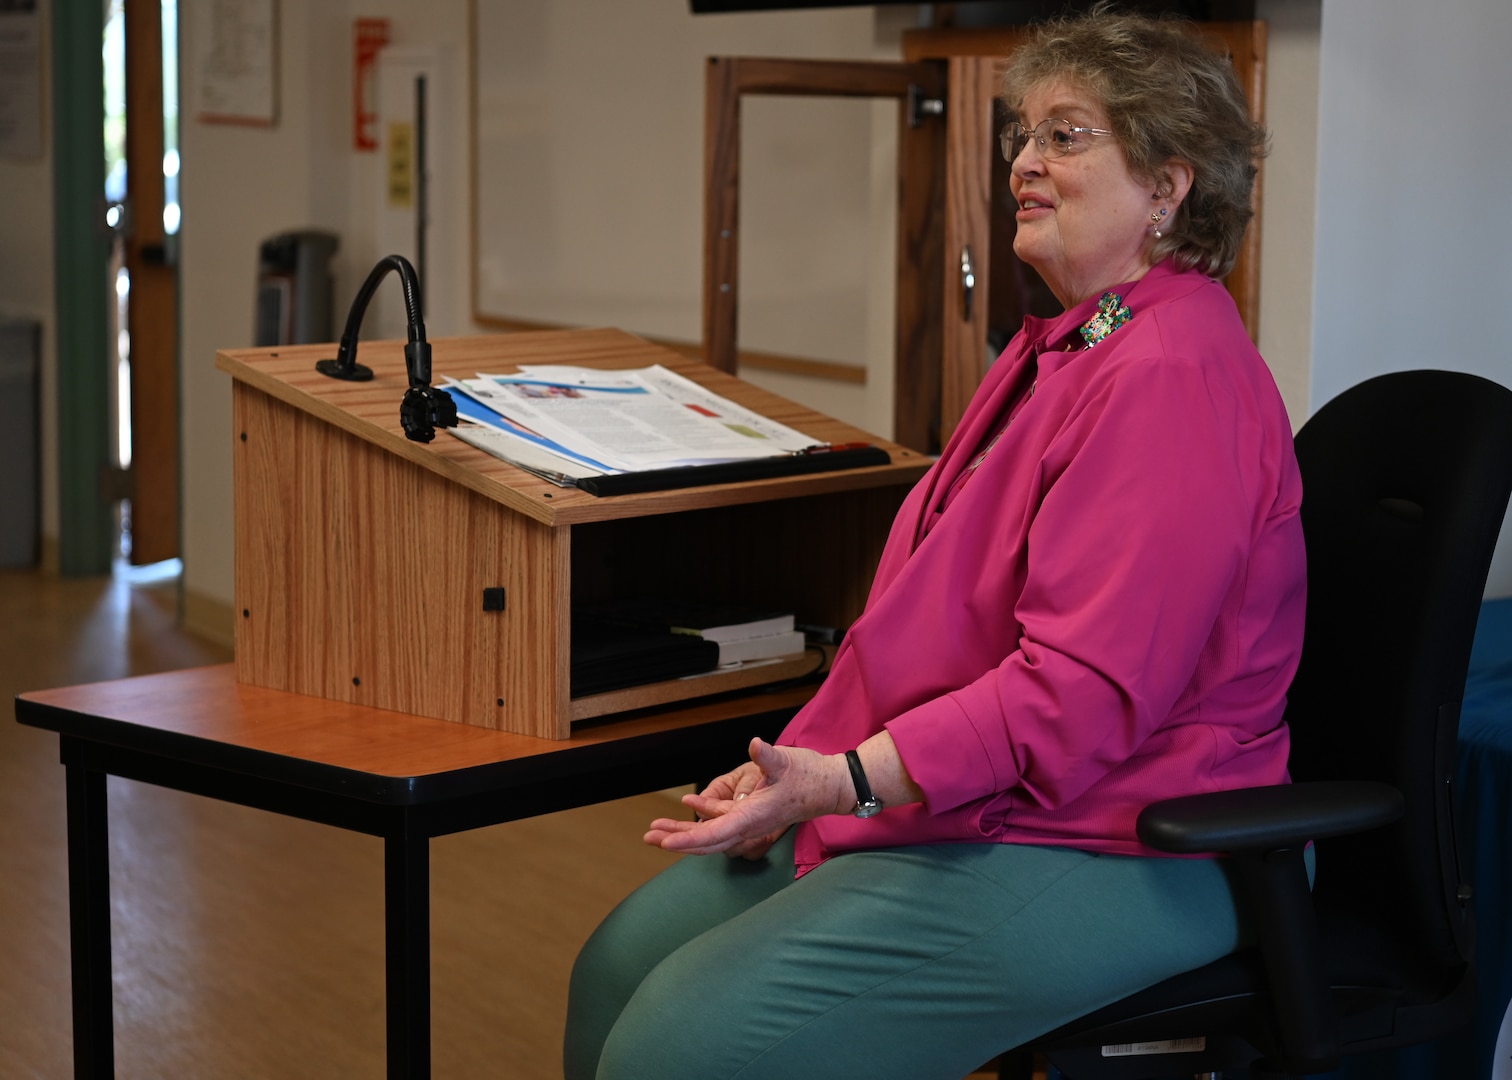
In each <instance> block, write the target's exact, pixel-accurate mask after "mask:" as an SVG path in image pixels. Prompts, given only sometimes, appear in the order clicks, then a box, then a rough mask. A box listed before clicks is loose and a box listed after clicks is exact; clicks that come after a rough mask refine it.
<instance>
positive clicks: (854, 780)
mask: <svg viewBox="0 0 1512 1080" xmlns="http://www.w3.org/2000/svg"><path fill="white" fill-rule="evenodd" d="M845 763H846V764H847V765H849V766H850V774H851V784H852V785H853V786H854V787H855V789H856V808H855V809H854V810H852V811H851V813H852V814H855V815H856V816H857V817H871V816H872V815H873V814H875V813H877V811H879V810H881V809H882V803H881V802H880V801H878V799H877V797H876V796H875V795H873V794H872V789H871V783H870V781H868V780H867V779H866V770H865V769H863V768H862V767H861V755H860V754H858V753H856V752H855V751H854V750H847V751H846V752H845Z"/></svg>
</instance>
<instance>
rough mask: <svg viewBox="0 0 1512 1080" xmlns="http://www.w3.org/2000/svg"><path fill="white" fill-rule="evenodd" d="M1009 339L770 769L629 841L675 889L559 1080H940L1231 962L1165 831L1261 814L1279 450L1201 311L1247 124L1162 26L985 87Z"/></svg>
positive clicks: (1131, 21)
mask: <svg viewBox="0 0 1512 1080" xmlns="http://www.w3.org/2000/svg"><path fill="white" fill-rule="evenodd" d="M1003 94H1004V98H1005V101H1006V103H1007V104H1008V106H1009V107H1010V109H1011V111H1012V114H1013V115H1014V116H1015V117H1016V119H1015V121H1014V122H1013V123H1011V124H1009V125H1008V127H1007V128H1006V129H1005V130H1004V131H1003V134H1002V149H1003V153H1004V154H1006V155H1007V156H1008V158H1009V160H1010V161H1011V162H1012V180H1011V184H1012V190H1013V194H1014V196H1015V198H1016V199H1017V201H1018V210H1017V214H1016V216H1017V219H1018V232H1017V237H1016V239H1015V241H1014V250H1016V251H1017V252H1018V254H1019V255H1020V257H1022V258H1023V259H1024V260H1025V261H1026V262H1028V263H1029V264H1030V265H1032V266H1033V267H1035V269H1037V270H1038V271H1039V273H1040V274H1041V275H1042V276H1043V277H1044V279H1045V281H1046V283H1047V284H1048V285H1049V286H1050V288H1051V289H1052V290H1053V292H1054V293H1055V295H1056V297H1057V298H1058V299H1059V300H1060V302H1061V303H1062V304H1063V305H1064V307H1065V313H1064V314H1062V315H1060V316H1058V317H1056V318H1053V319H1038V318H1028V319H1026V320H1025V324H1024V328H1023V330H1022V331H1021V332H1020V333H1019V334H1018V335H1017V336H1016V337H1015V338H1014V340H1013V341H1012V342H1011V343H1010V344H1009V346H1008V348H1007V350H1006V351H1005V352H1004V354H1003V356H1002V357H1001V358H1000V359H999V360H998V361H997V363H996V364H995V365H994V367H993V368H992V370H991V371H990V372H989V373H988V375H987V377H986V379H985V381H984V382H983V384H982V386H981V388H980V389H979V391H978V392H977V394H976V396H975V398H974V399H973V401H972V403H971V405H970V407H969V408H968V409H967V411H966V414H965V417H964V418H963V419H962V421H961V424H960V426H959V428H958V429H957V430H956V433H955V435H954V436H953V437H952V439H951V440H950V442H949V444H948V445H947V446H946V447H945V450H944V452H943V454H942V455H941V457H940V459H939V461H938V462H937V463H936V464H935V466H934V467H933V468H932V469H931V471H930V472H929V474H928V475H927V476H925V477H924V479H923V480H921V481H920V483H919V485H918V487H917V488H916V489H915V490H914V491H913V492H912V494H911V495H910V496H909V498H908V499H907V501H906V502H905V504H904V506H903V508H902V510H901V511H900V512H899V514H898V517H897V520H896V521H895V523H894V525H893V528H892V532H891V534H890V537H889V539H888V542H887V546H886V549H885V551H884V553H883V556H882V560H881V565H880V566H879V568H878V570H877V575H876V581H875V583H874V585H873V587H872V591H871V595H870V598H869V599H868V602H867V605H866V610H865V612H864V614H863V615H862V616H861V618H860V619H859V620H858V621H857V622H856V624H855V626H854V627H853V628H852V629H851V631H850V633H849V634H848V635H847V637H846V639H845V643H844V645H843V646H842V647H841V649H840V650H839V653H838V654H837V656H836V657H835V662H834V668H833V671H832V672H831V674H830V676H829V678H828V680H827V681H826V682H825V683H824V685H823V686H822V687H821V689H820V690H819V691H818V693H817V694H816V695H815V697H814V698H813V700H812V701H811V702H810V703H809V704H808V705H807V706H806V707H805V708H804V709H803V710H802V711H801V712H800V713H799V714H798V715H797V716H796V717H795V718H794V719H793V721H792V722H791V724H790V725H789V726H788V727H787V729H786V731H785V732H784V734H783V735H782V737H781V738H780V739H779V740H778V745H775V746H774V745H767V744H765V743H763V742H761V741H759V740H757V741H753V743H752V744H751V748H750V757H751V760H750V761H748V762H746V763H744V764H741V765H740V766H738V767H737V768H735V769H734V770H733V771H732V772H730V773H728V774H726V775H725V776H721V777H719V778H718V779H717V780H715V781H714V782H713V783H712V784H710V785H709V786H708V788H707V789H706V790H704V791H703V792H702V793H700V794H698V795H690V796H687V797H685V799H684V802H686V803H687V805H688V806H689V807H690V808H691V809H692V810H693V811H695V812H696V814H697V819H696V820H672V819H666V820H659V821H656V822H653V823H652V825H651V830H650V831H649V832H648V833H647V834H646V841H647V842H648V843H651V844H655V845H659V846H660V847H662V848H665V849H666V850H667V851H671V852H681V853H692V854H697V855H707V854H710V853H715V852H724V853H725V854H726V855H728V856H733V857H732V858H726V859H718V858H716V859H707V858H686V859H683V860H681V861H679V862H677V863H676V864H674V865H673V866H671V867H670V868H669V869H668V870H666V871H665V872H663V873H662V874H661V875H660V876H658V877H657V878H656V879H654V880H653V881H651V882H650V883H648V884H647V885H645V886H644V887H642V888H641V889H640V890H638V891H637V892H636V893H635V894H634V895H632V896H631V897H630V898H629V899H627V900H626V901H624V903H623V904H621V905H620V907H619V908H618V909H616V910H615V911H614V912H613V913H612V914H611V915H610V916H609V918H608V919H607V920H605V922H604V923H603V925H602V926H601V927H600V928H599V929H598V930H597V931H596V932H595V934H594V935H593V937H592V938H591V939H590V941H589V942H588V944H587V945H586V946H585V947H584V949H583V951H582V954H581V956H580V957H579V960H578V963H577V967H576V969H575V971H574V974H573V981H572V991H571V999H570V1003H569V1015H568V1025H567V1037H566V1072H567V1076H568V1077H569V1078H572V1080H583V1078H586V1077H591V1076H598V1077H600V1078H604V1080H608V1078H623V1077H645V1078H656V1080H673V1078H686V1080H716V1078H721V1077H741V1078H742V1080H755V1078H757V1077H781V1078H792V1077H807V1076H832V1077H866V1078H868V1080H882V1078H887V1077H898V1078H908V1080H918V1078H920V1077H948V1078H959V1077H961V1076H963V1075H965V1074H966V1073H968V1072H970V1071H971V1070H972V1069H973V1068H974V1067H976V1066H977V1065H979V1064H980V1063H981V1062H983V1061H986V1060H988V1059H990V1058H991V1057H992V1056H993V1055H994V1054H996V1053H998V1052H1000V1051H1002V1050H1004V1049H1007V1048H1009V1047H1011V1046H1014V1045H1017V1044H1019V1043H1021V1042H1024V1041H1027V1040H1029V1039H1031V1038H1033V1037H1034V1036H1035V1035H1037V1034H1039V1033H1042V1032H1044V1031H1047V1030H1049V1029H1051V1028H1053V1027H1055V1026H1057V1025H1059V1024H1061V1023H1063V1022H1065V1021H1067V1020H1070V1019H1073V1018H1075V1017H1077V1016H1080V1015H1083V1014H1085V1013H1087V1012H1089V1011H1091V1010H1093V1009H1095V1008H1097V1007H1099V1006H1100V1005H1103V1004H1105V1003H1107V1002H1110V1001H1113V1000H1116V999H1117V998H1120V997H1122V996H1125V995H1127V994H1129V993H1132V992H1133V991H1136V990H1139V989H1141V988H1143V987H1145V986H1148V985H1150V984H1153V983H1155V982H1157V981H1159V980H1161V979H1164V978H1166V977H1168V976H1171V975H1174V974H1176V973H1178V972H1181V971H1184V970H1187V969H1189V968H1194V967H1197V966H1199V965H1201V964H1204V963H1207V962H1209V961H1211V960H1213V959H1216V958H1218V957H1220V956H1222V955H1224V954H1226V953H1228V952H1230V951H1232V950H1233V949H1235V948H1236V947H1237V946H1238V945H1239V944H1240V942H1241V940H1242V939H1243V936H1244V933H1245V930H1244V927H1243V924H1242V920H1241V919H1240V918H1239V916H1238V915H1237V913H1236V911H1235V904H1234V899H1233V895H1232V893H1231V891H1230V886H1229V881H1228V880H1227V878H1226V877H1225V870H1224V865H1223V863H1222V861H1221V860H1212V859H1177V858H1164V857H1160V856H1158V855H1157V853H1155V852H1153V851H1151V850H1149V849H1147V848H1145V847H1144V846H1142V845H1141V844H1140V842H1139V840H1138V839H1137V837H1136V836H1135V832H1134V821H1135V817H1136V815H1137V814H1138V813H1139V811H1140V809H1141V808H1142V807H1143V806H1145V805H1146V804H1147V803H1150V802H1153V801H1156V800H1158V799H1163V798H1168V797H1171V796H1176V795H1184V794H1189V793H1193V792H1202V791H1214V790H1222V789H1228V788H1237V787H1244V786H1249V785H1254V784H1275V783H1282V782H1285V780H1286V778H1287V774H1286V762H1287V751H1288V738H1287V731H1286V727H1285V725H1284V723H1283V722H1282V709H1283V706H1284V703H1285V696H1286V690H1287V687H1288V685H1289V684H1290V682H1291V678H1292V674H1293V672H1294V670H1295V668H1296V664H1297V659H1298V656H1299V653H1300V650H1301V644H1302V623H1303V606H1304V555H1303V546H1302V532H1301V526H1300V524H1299V521H1298V516H1297V515H1298V508H1299V504H1300V502H1301V498H1302V492H1301V484H1300V480H1299V478H1298V474H1297V466H1296V461H1295V459H1294V457H1293V454H1292V438H1291V428H1290V425H1289V423H1288V421H1287V417H1286V412H1285V409H1284V408H1283V406H1282V404H1281V400H1280V397H1279V395H1278V394H1277V391H1276V387H1275V384H1274V382H1273V380H1272V378H1271V375H1270V372H1269V371H1268V370H1267V368H1266V366H1265V363H1264V361H1263V360H1262V359H1261V358H1260V356H1259V354H1258V353H1257V352H1256V351H1255V348H1254V346H1253V345H1252V344H1251V343H1250V341H1249V338H1248V337H1247V335H1246V333H1245V330H1244V327H1243V325H1242V324H1241V322H1240V319H1239V315H1238V313H1237V311H1236V310H1235V307H1234V304H1233V302H1232V300H1231V299H1230V298H1229V295H1228V293H1227V292H1225V290H1224V288H1223V286H1222V285H1221V284H1219V283H1218V282H1217V281H1215V280H1214V279H1215V278H1216V277H1219V276H1221V275H1222V274H1224V273H1226V272H1227V271H1228V270H1229V268H1230V267H1231V266H1232V264H1233V261H1234V258H1235V255H1236V253H1237V251H1238V249H1239V243H1240V238H1241V236H1242V235H1243V232H1244V228H1245V225H1246V224H1247V222H1248V221H1249V218H1250V215H1251V210H1250V192H1251V188H1252V185H1253V180H1254V176H1255V159H1256V157H1257V155H1259V154H1260V153H1262V152H1263V149H1264V143H1265V133H1264V132H1263V130H1261V129H1259V128H1258V127H1257V126H1256V125H1255V124H1253V123H1252V122H1251V121H1250V119H1249V115H1248V111H1247V109H1246V107H1245V101H1244V97H1243V94H1242V93H1241V91H1240V89H1239V87H1238V85H1237V82H1236V80H1235V78H1234V76H1233V73H1232V70H1231V68H1230V67H1229V65H1228V63H1227V62H1226V61H1225V60H1224V59H1223V58H1222V57H1220V56H1217V55H1215V54H1213V53H1211V52H1209V51H1208V50H1207V49H1206V48H1204V47H1203V46H1201V45H1200V44H1197V43H1196V42H1195V40H1194V39H1193V38H1192V37H1191V36H1190V35H1189V34H1188V33H1187V32H1186V30H1185V29H1184V28H1183V27H1182V26H1180V25H1179V24H1175V23H1171V22H1166V21H1156V20H1151V19H1146V18H1143V17H1137V16H1120V15H1116V14H1110V13H1108V12H1107V11H1105V10H1102V9H1098V10H1096V11H1094V13H1093V14H1091V15H1089V16H1083V17H1080V18H1076V19H1073V20H1070V21H1062V22H1057V23H1053V24H1050V25H1047V26H1044V27H1041V28H1040V29H1039V30H1038V32H1037V34H1036V36H1035V37H1034V39H1033V40H1032V41H1031V42H1030V43H1029V44H1028V45H1026V46H1025V47H1024V48H1023V49H1021V50H1020V51H1019V52H1017V53H1016V54H1015V55H1014V56H1013V57H1012V59H1011V64H1010V67H1009V69H1008V72H1007V75H1006V79H1005V82H1004V86H1003Z"/></svg>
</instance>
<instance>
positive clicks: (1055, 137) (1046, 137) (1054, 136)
mask: <svg viewBox="0 0 1512 1080" xmlns="http://www.w3.org/2000/svg"><path fill="white" fill-rule="evenodd" d="M1112 134H1113V132H1111V131H1105V130H1103V129H1102V128H1090V127H1077V126H1076V125H1075V124H1073V123H1071V121H1069V120H1057V119H1053V118H1052V119H1049V120H1041V121H1040V122H1039V123H1038V124H1035V125H1034V126H1033V127H1032V128H1028V127H1025V126H1024V125H1023V124H1020V123H1018V122H1017V121H1015V122H1014V123H1011V124H1009V125H1008V126H1007V127H1005V128H1003V131H1002V134H1000V135H999V136H998V142H999V145H1001V147H1002V149H1003V157H1004V159H1006V160H1007V162H1008V164H1010V165H1012V164H1013V163H1014V161H1016V160H1017V159H1018V156H1019V155H1020V154H1021V153H1023V152H1024V147H1026V146H1028V145H1029V136H1031V135H1033V136H1034V141H1035V142H1037V143H1039V148H1040V153H1041V154H1044V155H1045V156H1046V157H1065V156H1066V155H1067V154H1074V153H1077V152H1078V151H1081V150H1085V149H1086V148H1087V147H1088V146H1090V145H1091V143H1090V142H1089V141H1088V140H1087V139H1085V138H1084V137H1083V136H1086V135H1112Z"/></svg>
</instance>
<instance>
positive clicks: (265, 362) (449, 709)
mask: <svg viewBox="0 0 1512 1080" xmlns="http://www.w3.org/2000/svg"><path fill="white" fill-rule="evenodd" d="M433 349H434V352H433V360H432V365H433V369H434V373H435V379H436V381H437V382H439V381H441V378H442V376H444V375H452V376H455V377H458V378H464V377H471V376H473V375H475V374H477V373H479V372H507V371H511V370H513V369H514V368H515V367H516V366H517V365H519V364H532V363H534V364H574V365H583V366H592V367H602V368H639V367H647V366H649V365H652V364H662V365H663V366H665V367H668V368H670V369H673V370H675V371H677V372H679V373H680V374H682V375H684V376H687V377H688V378H691V379H694V380H696V381H698V382H700V383H702V384H704V385H706V386H707V387H709V388H710V389H711V390H713V391H714V392H715V393H718V394H721V395H723V396H725V397H727V398H729V399H731V400H733V401H737V402H739V403H740V404H742V405H745V406H747V407H749V408H752V409H755V410H757V411H758V412H760V413H763V414H764V415H766V416H769V417H771V418H772V419H774V420H778V421H780V422H781V423H784V424H787V425H788V426H790V427H793V428H796V429H797V430H799V431H802V432H804V433H806V434H808V435H812V436H813V437H814V439H815V441H817V442H834V443H846V442H858V441H870V442H876V443H877V444H878V445H880V446H882V447H883V448H884V449H886V450H887V451H888V452H889V453H890V454H891V457H892V463H891V464H890V465H883V466H875V467H871V468H865V469H851V470H845V471H841V472H830V473H814V474H809V475H804V476H794V477H783V478H774V479H765V480H757V481H749V482H745V483H738V484H719V485H712V486H707V487H697V488H685V489H681V490H676V491H666V492H647V493H638V494H631V495H618V496H613V497H607V498H596V497H594V496H592V495H589V494H587V493H586V492H582V491H578V490H576V489H565V488H559V487H556V486H555V485H553V484H550V483H548V482H547V481H544V480H540V479H538V478H536V477H534V476H532V475H530V474H528V473H526V472H524V471H522V470H520V469H516V468H514V467H513V466H511V465H508V464H506V463H505V462H503V461H500V460H498V459H497V458H494V457H492V456H491V455H489V454H486V453H484V452H483V451H481V450H478V449H476V448H475V447H472V446H470V445H468V444H466V443H464V442H462V441H461V440H460V439H455V438H453V437H451V436H450V435H448V434H446V433H445V432H444V431H438V432H437V435H436V438H435V440H434V441H433V442H431V443H428V444H426V443H416V442H411V441H410V440H408V439H406V438H405V436H404V432H403V429H402V428H401V427H400V424H399V402H400V399H401V398H402V397H403V395H404V391H405V390H406V389H407V387H408V380H407V377H406V374H405V368H404V353H403V343H402V342H398V341H389V342H364V343H363V344H362V345H361V347H360V351H359V356H360V359H361V362H362V363H364V364H366V365H367V366H369V367H371V368H373V370H374V378H373V380H372V381H370V382H365V383H351V382H341V381H339V380H335V379H330V378H327V377H325V376H323V375H320V374H318V373H317V372H316V371H315V362H316V361H317V360H320V359H325V358H329V357H332V356H334V355H335V347H334V346H333V345H302V346H281V347H279V348H275V349H261V350H236V351H229V350H228V351H222V352H220V353H219V354H217V356H216V364H217V366H218V367H220V368H221V369H222V370H224V371H227V372H229V373H230V375H231V376H232V378H233V380H234V391H233V394H234V406H233V407H234V429H233V432H232V438H233V439H234V444H233V446H234V454H235V466H234V477H235V480H234V482H235V513H236V530H235V536H236V541H235V543H236V572H235V587H236V608H237V626H236V670H237V678H238V679H239V680H240V681H242V682H246V683H251V684H254V685H257V686H265V687H269V688H272V689H278V690H289V691H293V692H295V693H301V694H310V695H314V696H317V697H323V698H328V699H331V700H335V701H342V702H350V703H353V704H359V705H367V706H372V707H375V708H381V709H393V710H397V711H400V712H406V713H414V714H418V715H421V716H431V717H438V718H441V719H446V720H455V721H461V722H463V723H468V724H474V725H477V726H480V727H485V728H494V729H499V730H504V731H514V732H519V733H522V734H527V735H537V736H543V737H547V738H558V739H561V738H566V737H568V736H569V734H570V733H571V724H572V722H573V721H574V720H582V719H587V718H589V717H594V716H602V715H606V714H610V713H617V712H622V711H625V710H628V709H634V708H642V707H646V706H650V705H656V704H663V703H666V702H669V701H676V700H682V699H685V698H688V697H691V696H697V695H702V694H712V693H718V692H722V691H726V690H732V689H738V688H744V687H746V686H749V685H752V684H753V683H759V682H767V681H772V680H776V679H784V678H791V677H793V676H795V675H799V674H803V673H806V672H808V671H810V670H812V669H813V668H814V667H815V666H816V663H818V662H819V660H820V658H819V657H818V656H817V655H816V654H815V653H814V652H812V651H811V652H810V654H809V655H808V656H806V657H804V658H802V659H801V660H793V661H786V662H784V663H781V664H777V665H772V666H770V667H762V668H755V669H744V670H736V671H734V672H728V673H716V674H713V675H710V676H705V677H701V678H698V679H692V680H675V681H672V682H668V683H657V684H653V685H651V686H641V687H635V688H632V689H630V690H624V691H617V692H613V693H607V694H598V695H594V696H592V697H584V698H579V699H576V700H574V699H572V698H571V696H570V689H569V680H568V665H569V659H570V647H571V640H570V631H571V625H570V609H571V606H572V603H573V602H574V601H579V602H585V601H586V602H592V601H599V600H610V599H616V598H620V597H627V596H634V595H645V594H662V595H669V596H707V597H721V598H729V597H738V598H748V599H750V600H752V601H754V602H759V603H761V604H762V605H763V606H770V607H783V608H790V609H791V610H793V611H795V612H796V613H798V615H799V618H800V620H802V621H806V622H813V623H819V624H824V625H833V626H844V625H847V624H849V623H850V622H851V621H852V620H854V619H855V617H856V616H857V615H858V614H859V613H860V611H861V607H862V604H863V603H864V601H865V597H866V592H867V590H868V588H869V587H870V584H871V578H872V574H873V572H874V571H875V569H876V565H877V560H878V558H879V557H880V555H881V549H882V543H883V541H884V539H885V538H886V534H887V529H888V526H889V525H890V523H891V521H892V517H893V515H894V513H895V512H896V510H897V507H898V505H899V504H900V503H901V501H902V499H903V496H904V495H905V494H906V493H907V491H908V489H909V487H910V486H911V485H912V484H913V483H914V482H915V481H916V480H917V479H918V478H919V477H920V476H922V475H923V473H924V471H925V470H926V469H927V468H928V465H929V461H928V459H927V458H926V457H925V456H923V455H921V454H918V453H916V452H914V451H912V450H908V449H905V448H903V447H900V446H897V445H896V444H892V443H886V442H882V441H880V440H876V439H874V438H873V437H872V436H870V435H868V434H866V433H864V432H862V431H859V430H858V429H856V428H853V427H851V426H849V425H847V424H843V423H841V422H839V421H837V420H834V419H831V418H829V417H826V416H823V415H821V414H819V413H816V412H814V411H812V410H810V409H806V408H804V407H802V406H799V405H796V404H794V403H793V402H790V401H787V400H785V399H783V398H780V397H777V396H776V395H774V394H770V393H767V392H766V391H763V390H760V389H758V388H757V387H754V386H751V385H750V384H748V383H744V382H741V381H740V380H739V379H737V378H735V377H734V376H732V375H728V374H725V373H723V372H719V371H716V370H714V369H713V368H710V367H707V366H705V365H702V364H698V363H695V362H693V361H690V360H687V359H684V358H683V357H681V356H679V355H677V354H676V353H673V352H671V351H670V350H667V349H665V348H662V347H660V346H657V345H654V344H652V343H650V342H647V341H645V340H643V339H641V338H637V337H634V336H632V335H630V334H626V333H623V332H621V331H617V330H569V331H551V332H543V333H529V334H513V335H489V336H478V337H466V338H453V339H441V340H438V341H436V342H433ZM492 588H503V589H504V594H505V604H504V609H503V610H502V611H496V610H485V609H484V603H483V593H484V590H485V589H492Z"/></svg>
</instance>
